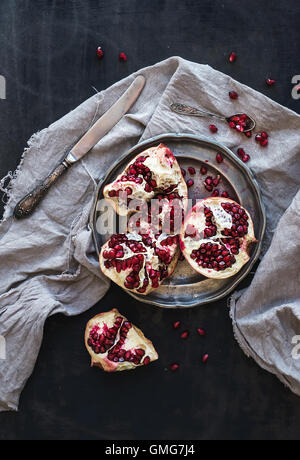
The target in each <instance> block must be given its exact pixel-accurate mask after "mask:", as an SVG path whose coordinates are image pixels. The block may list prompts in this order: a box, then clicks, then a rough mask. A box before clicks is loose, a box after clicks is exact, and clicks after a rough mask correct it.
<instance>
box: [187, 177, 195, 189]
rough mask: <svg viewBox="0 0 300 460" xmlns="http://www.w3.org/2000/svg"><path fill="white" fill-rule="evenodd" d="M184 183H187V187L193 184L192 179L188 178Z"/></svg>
mask: <svg viewBox="0 0 300 460" xmlns="http://www.w3.org/2000/svg"><path fill="white" fill-rule="evenodd" d="M186 185H187V186H188V187H189V188H190V187H192V186H193V185H194V181H193V179H189V180H188V181H187V183H186Z"/></svg>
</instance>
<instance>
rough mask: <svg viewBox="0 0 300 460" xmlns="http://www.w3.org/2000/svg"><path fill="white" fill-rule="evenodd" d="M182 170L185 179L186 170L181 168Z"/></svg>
mask: <svg viewBox="0 0 300 460" xmlns="http://www.w3.org/2000/svg"><path fill="white" fill-rule="evenodd" d="M180 169H181V174H182V175H183V177H184V176H185V175H186V170H185V169H183V168H180Z"/></svg>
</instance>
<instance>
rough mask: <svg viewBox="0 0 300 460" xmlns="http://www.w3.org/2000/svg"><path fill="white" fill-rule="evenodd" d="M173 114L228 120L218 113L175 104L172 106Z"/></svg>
mask: <svg viewBox="0 0 300 460" xmlns="http://www.w3.org/2000/svg"><path fill="white" fill-rule="evenodd" d="M170 108H171V110H173V112H176V113H179V114H180V115H191V116H193V117H214V118H218V119H220V120H226V117H223V116H222V115H217V114H216V113H212V112H207V111H205V110H200V109H196V108H195V107H190V106H189V105H186V104H178V103H175V102H174V103H173V104H171V105H170Z"/></svg>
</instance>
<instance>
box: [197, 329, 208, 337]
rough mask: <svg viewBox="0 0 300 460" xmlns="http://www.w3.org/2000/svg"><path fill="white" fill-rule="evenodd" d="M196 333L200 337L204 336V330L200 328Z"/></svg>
mask: <svg viewBox="0 0 300 460" xmlns="http://www.w3.org/2000/svg"><path fill="white" fill-rule="evenodd" d="M197 332H198V334H199V335H201V337H204V336H205V335H206V332H205V330H204V329H202V328H201V327H199V328H198V329H197Z"/></svg>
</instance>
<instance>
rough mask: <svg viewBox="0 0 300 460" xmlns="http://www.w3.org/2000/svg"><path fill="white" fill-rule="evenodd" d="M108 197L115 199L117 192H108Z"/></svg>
mask: <svg viewBox="0 0 300 460" xmlns="http://www.w3.org/2000/svg"><path fill="white" fill-rule="evenodd" d="M108 195H109V196H110V197H111V198H114V197H115V196H116V195H117V193H116V191H115V190H110V191H109V192H108Z"/></svg>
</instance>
